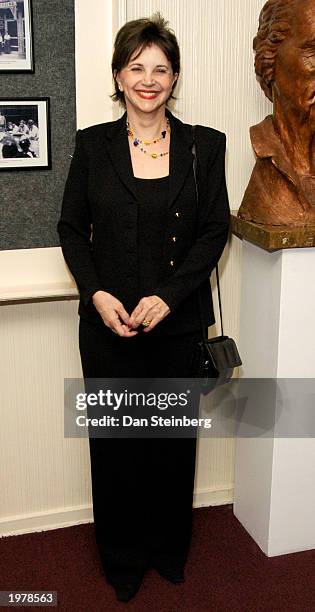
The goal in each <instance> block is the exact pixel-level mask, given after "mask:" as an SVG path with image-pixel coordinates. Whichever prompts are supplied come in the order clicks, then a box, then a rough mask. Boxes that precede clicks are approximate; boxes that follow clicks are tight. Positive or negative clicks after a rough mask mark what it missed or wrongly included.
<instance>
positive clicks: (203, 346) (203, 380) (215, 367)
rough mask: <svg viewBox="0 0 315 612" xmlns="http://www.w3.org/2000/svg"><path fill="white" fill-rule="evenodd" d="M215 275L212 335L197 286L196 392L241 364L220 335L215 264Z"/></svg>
mask: <svg viewBox="0 0 315 612" xmlns="http://www.w3.org/2000/svg"><path fill="white" fill-rule="evenodd" d="M192 131H193V137H194V140H193V146H192V153H193V156H194V161H193V171H194V179H195V188H196V196H197V208H198V207H199V194H198V184H197V173H196V166H197V154H196V145H195V126H194V125H193V126H192ZM215 270H216V277H217V288H218V300H219V309H220V321H221V336H216V337H215V338H207V335H206V331H205V330H206V326H205V324H204V318H203V313H202V302H201V295H200V289H198V303H199V304H198V306H199V313H200V321H201V329H202V340H201V342H198V345H197V347H196V351H195V354H194V356H193V372H194V375H195V376H196V377H197V378H200V385H201V386H200V392H201V393H202V395H207V394H208V393H209V392H210V391H212V390H213V389H214V388H216V387H218V386H219V385H222V384H224V383H227V382H228V381H229V380H230V379H231V378H232V376H233V371H234V368H236V367H238V366H240V365H242V361H241V358H240V356H239V353H238V350H237V347H236V344H235V342H234V340H233V339H232V338H229V336H224V333H223V322H222V306H221V294H220V282H219V270H218V265H216V267H215Z"/></svg>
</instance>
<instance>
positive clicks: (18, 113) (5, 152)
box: [0, 98, 51, 172]
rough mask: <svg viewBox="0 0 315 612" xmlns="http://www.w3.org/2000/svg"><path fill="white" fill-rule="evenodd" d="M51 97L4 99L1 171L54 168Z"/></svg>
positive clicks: (0, 114)
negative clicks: (51, 140) (52, 163)
mask: <svg viewBox="0 0 315 612" xmlns="http://www.w3.org/2000/svg"><path fill="white" fill-rule="evenodd" d="M50 139H51V137H50V98H15V99H13V98H0V172H1V171H8V170H33V169H34V170H35V169H36V170H40V169H45V170H47V169H50V168H51V143H50Z"/></svg>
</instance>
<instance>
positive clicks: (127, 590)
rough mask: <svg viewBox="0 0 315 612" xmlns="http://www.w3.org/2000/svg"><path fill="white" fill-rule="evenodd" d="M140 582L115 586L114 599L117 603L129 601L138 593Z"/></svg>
mask: <svg viewBox="0 0 315 612" xmlns="http://www.w3.org/2000/svg"><path fill="white" fill-rule="evenodd" d="M140 586H141V582H136V583H127V584H121V585H116V586H115V592H116V597H117V600H118V601H125V602H127V601H129V600H130V599H132V598H133V597H134V596H135V595H136V593H137V592H138V591H139V588H140Z"/></svg>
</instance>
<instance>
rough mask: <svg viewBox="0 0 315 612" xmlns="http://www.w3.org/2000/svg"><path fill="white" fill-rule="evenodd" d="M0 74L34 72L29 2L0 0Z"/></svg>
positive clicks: (30, 5) (25, 0)
mask: <svg viewBox="0 0 315 612" xmlns="http://www.w3.org/2000/svg"><path fill="white" fill-rule="evenodd" d="M0 72H34V58H33V27H32V4H31V0H0Z"/></svg>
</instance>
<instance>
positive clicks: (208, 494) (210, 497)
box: [193, 484, 234, 508]
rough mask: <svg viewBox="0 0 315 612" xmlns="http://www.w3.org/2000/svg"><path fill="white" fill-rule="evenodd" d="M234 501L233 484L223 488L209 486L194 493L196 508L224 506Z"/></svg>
mask: <svg viewBox="0 0 315 612" xmlns="http://www.w3.org/2000/svg"><path fill="white" fill-rule="evenodd" d="M233 501H234V487H233V485H232V484H230V485H229V486H224V487H222V488H220V489H219V488H218V487H209V488H207V489H199V490H197V491H196V492H195V493H194V500H193V506H194V508H202V507H204V506H223V505H224V504H232V503H233Z"/></svg>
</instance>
